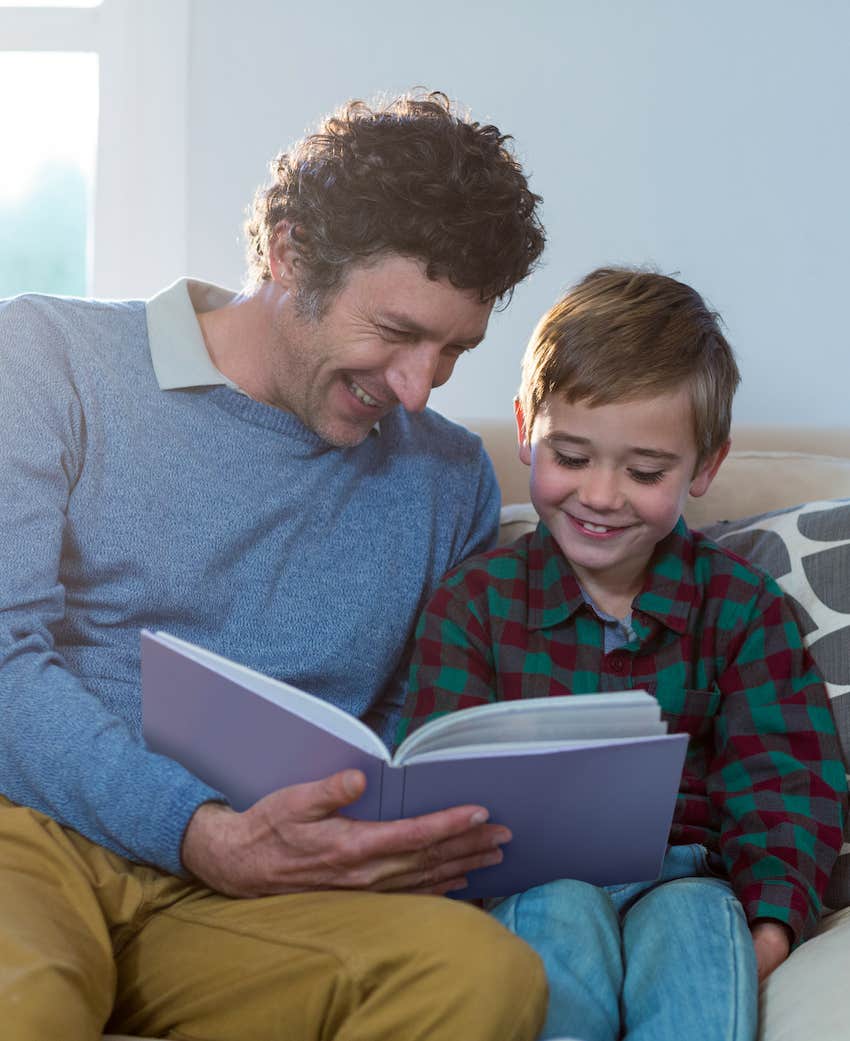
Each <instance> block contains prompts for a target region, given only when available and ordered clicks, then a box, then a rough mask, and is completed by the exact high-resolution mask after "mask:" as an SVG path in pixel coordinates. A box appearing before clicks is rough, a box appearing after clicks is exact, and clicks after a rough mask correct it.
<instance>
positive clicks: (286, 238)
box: [269, 220, 298, 291]
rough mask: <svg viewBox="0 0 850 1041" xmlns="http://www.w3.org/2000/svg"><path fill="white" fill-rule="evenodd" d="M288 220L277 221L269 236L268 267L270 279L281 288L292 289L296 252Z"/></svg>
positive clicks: (294, 279)
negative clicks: (270, 274)
mask: <svg viewBox="0 0 850 1041" xmlns="http://www.w3.org/2000/svg"><path fill="white" fill-rule="evenodd" d="M290 228H291V225H290V224H289V221H285V220H281V221H278V222H277V224H275V226H274V230H273V231H272V233H271V235H270V236H269V267H270V268H271V273H272V279H273V280H274V281H275V282H277V283H278V284H279V285H280V286H281V288H283V289H286V290H288V291H292V290H293V289H295V288H296V284H297V283H296V269H297V266H298V252H297V250H296V249H295V247H294V246H293V244H292V237H291V235H290Z"/></svg>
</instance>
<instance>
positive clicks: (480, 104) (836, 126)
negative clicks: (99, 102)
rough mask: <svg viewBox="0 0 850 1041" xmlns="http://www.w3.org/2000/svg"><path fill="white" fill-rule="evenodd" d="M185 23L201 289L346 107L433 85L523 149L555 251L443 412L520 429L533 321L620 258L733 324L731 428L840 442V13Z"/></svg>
mask: <svg viewBox="0 0 850 1041" xmlns="http://www.w3.org/2000/svg"><path fill="white" fill-rule="evenodd" d="M190 19H191V21H190V30H189V39H190V48H191V60H190V66H189V93H188V121H189V131H188V183H189V199H188V207H187V221H188V244H187V245H188V248H187V256H188V261H189V270H190V271H191V272H192V273H193V274H196V275H200V276H204V277H208V278H212V279H213V280H217V281H220V282H223V283H225V284H235V283H238V282H239V281H240V280H241V277H242V271H243V262H242V256H243V254H242V241H241V237H240V226H241V222H242V219H243V217H244V212H245V207H246V205H247V204H248V202H249V201H250V198H251V196H252V194H253V190H254V188H255V187H256V185H257V184H258V183H260V182H261V181H263V180H264V179H265V174H266V162H267V160H268V159H269V158H271V156H272V154H273V153H274V152H275V151H276V150H277V149H279V148H282V147H285V146H286V145H287V144H288V143H289V142H290V141H291V140H293V139H294V138H296V137H298V136H300V135H301V133H302V132H303V131H304V130H305V129H308V128H309V127H310V126H311V125H312V124H313V123H314V122H315V120H316V119H317V118H318V117H319V116H320V115H321V114H323V113H325V112H326V111H328V110H330V109H332V108H333V107H335V106H336V105H337V104H338V103H340V102H341V101H343V100H345V99H347V98H349V97H354V96H357V97H369V96H372V95H373V94H374V93H376V92H377V91H381V90H386V91H390V92H394V91H400V90H403V89H405V88H407V87H410V86H414V85H425V86H427V87H429V88H435V89H441V90H444V91H446V92H447V93H448V94H449V95H450V96H452V97H455V98H458V99H460V100H461V101H462V102H464V103H465V104H467V105H468V106H469V107H470V109H471V110H472V113H473V115H474V116H475V117H476V118H478V119H479V120H483V121H493V122H495V123H497V124H498V125H499V126H500V127H501V128H502V129H503V130H504V131H507V132H510V133H512V134H513V135H514V137H515V139H516V146H517V149H518V152H519V154H520V155H521V157H522V158H523V159H524V161H525V164H526V168H527V170H528V171H529V172H530V174H531V178H532V185H533V187H534V189H535V190H536V191H538V192H539V193H541V194H542V195H543V197H544V200H545V206H544V221H545V224H546V227H547V231H548V235H549V246H548V249H547V252H546V254H545V262H544V265H543V267H542V268H541V269H540V270H539V271H538V272H537V273H536V274H535V275H533V276H532V278H531V279H530V280H529V281H528V282H527V283H526V284H525V285H523V286H522V287H520V289H519V290H518V291H517V292H516V294H515V297H514V300H513V303H512V304H511V306H510V308H509V309H508V310H507V311H506V312H505V313H503V314H501V315H497V316H495V317H494V319H493V320H492V322H491V327H490V329H491V331H490V335H489V336H488V339H487V341H486V342H485V344H484V345H483V346H482V347H481V348H479V349H478V350H477V351H476V352H474V354H473V355H472V356H470V357H468V358H465V359H463V361H462V362H461V363H460V365H459V367H458V370H457V372H456V374H455V376H454V378H453V380H452V382H451V383H450V384H448V385H447V386H446V387H445V388H443V389H442V390H440V391H437V392H436V394H435V396H434V398H433V399H432V400H433V402H434V403H435V404H436V406H437V407H438V408H440V409H441V410H442V411H444V412H446V413H447V414H449V415H452V416H457V417H462V416H499V415H507V414H508V412H509V409H510V400H511V397H512V395H513V393H514V390H515V387H516V383H517V378H518V368H519V359H520V357H521V354H522V350H523V348H524V345H525V342H526V340H527V338H528V335H529V332H530V331H531V329H532V327H533V325H534V323H535V321H536V319H537V317H538V316H539V314H540V313H541V312H542V311H543V310H544V309H545V308H546V307H548V306H549V305H550V304H551V303H552V302H553V300H554V299H555V297H556V296H557V295H558V294H559V292H560V291H561V290H562V289H563V288H564V287H565V286H566V285H568V284H569V283H570V282H572V281H574V280H575V279H577V278H578V277H580V276H581V275H582V274H584V273H585V272H586V271H588V270H590V269H591V268H592V267H594V266H596V265H598V264H601V263H607V262H625V263H641V264H642V263H650V264H653V265H656V266H657V267H658V268H660V269H661V270H662V271H664V272H667V273H676V272H678V273H679V275H680V277H681V278H683V279H684V280H686V281H688V282H691V283H692V284H693V285H694V286H695V287H696V288H697V289H699V290H700V291H701V292H702V293H703V295H704V296H706V297H707V299H708V300H709V302H710V303H711V304H712V305H713V306H714V307H715V308H716V309H718V310H719V311H720V312H721V314H722V315H723V316H724V318H725V321H726V326H727V331H728V334H729V337H730V339H731V341H732V342H733V344H734V345H735V347H736V349H737V351H738V355H739V359H740V363H741V368H742V372H743V376H744V381H743V385H742V388H741V391H740V392H739V398H738V401H737V407H736V418H737V420H738V421H739V422H779V423H781V422H788V423H793V422H813V423H818V424H823V425H827V424H843V423H847V422H848V409H847V405H846V402H847V399H848V393H849V392H850V342H848V340H850V337H848V331H847V329H848V323H847V319H846V306H847V305H846V303H845V301H846V300H847V299H848V296H850V291H848V285H850V259H848V252H850V211H849V210H848V204H847V198H848V190H850V143H848V107H847V101H848V96H850V62H848V61H847V41H848V39H850V4H848V3H846V0H808V2H807V3H805V4H803V3H798V2H796V0H714V2H713V3H711V4H703V3H698V2H697V0H640V2H639V3H636V2H634V0H551V2H547V0H526V2H524V3H518V2H509V0H488V2H483V0H465V2H464V3H462V4H461V3H454V4H451V5H439V6H430V5H415V4H400V3H398V0H360V2H359V3H352V2H351V0H346V2H341V0H340V2H328V0H325V2H324V3H321V2H320V3H314V4H300V3H299V4H295V3H291V4H288V3H283V2H280V0H241V2H240V3H236V2H230V0H194V2H193V3H192V6H191V14H190Z"/></svg>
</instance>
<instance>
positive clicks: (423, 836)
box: [181, 770, 511, 897]
mask: <svg viewBox="0 0 850 1041" xmlns="http://www.w3.org/2000/svg"><path fill="white" fill-rule="evenodd" d="M365 787H366V778H365V777H364V775H363V774H362V773H361V772H360V771H359V770H345V771H343V772H342V773H338V774H334V775H333V776H332V777H327V778H325V779H324V780H321V781H315V782H311V783H309V784H299V785H294V786H293V787H290V788H281V789H280V790H279V791H276V792H272V793H271V794H270V795H267V796H266V797H265V798H264V799H260V801H259V802H257V803H255V804H254V805H253V806H251V807H250V808H249V809H247V810H245V811H244V812H243V813H237V812H236V811H234V810H232V809H231V808H230V807H228V806H224V805H222V804H221V803H204V804H203V805H202V806H200V807H198V809H197V810H196V811H195V814H194V816H193V817H192V819H191V820H190V821H189V826H188V827H187V829H186V833H185V835H184V837H183V847H182V850H181V855H182V859H183V864H184V866H185V867H186V868H187V870H188V871H190V872H192V874H193V875H195V877H196V878H198V879H200V880H201V881H202V882H204V883H205V884H206V885H208V886H209V887H210V888H211V889H215V890H217V891H218V892H220V893H224V894H225V895H227V896H235V897H255V896H270V895H272V894H274V893H297V892H304V891H308V890H317V889H368V890H372V891H377V892H407V893H433V894H445V893H447V892H449V891H451V890H455V889H462V888H464V886H465V884H466V882H465V878H464V876H465V875H466V873H467V872H468V871H472V870H474V869H475V868H479V867H485V866H487V865H490V864H495V863H498V862H499V861H500V860H501V859H502V853H501V850H500V849H499V846H501V845H502V844H503V843H505V842H509V841H510V839H511V833H510V831H508V829H507V828H503V827H500V826H498V825H494V824H487V823H485V822H486V819H487V812H486V810H484V809H483V807H480V806H456V807H453V808H452V809H448V810H442V811H440V812H439V813H429V814H426V815H425V816H422V817H411V818H408V819H406V820H398V821H385V822H380V823H375V822H371V821H358V820H351V819H350V818H348V817H343V816H341V815H340V814H339V813H338V810H340V809H342V808H343V807H344V806H347V805H348V804H349V803H352V802H354V801H355V800H356V799H358V798H359V797H360V796H361V795H362V794H363V791H364V789H365Z"/></svg>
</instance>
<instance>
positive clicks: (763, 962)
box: [752, 921, 791, 983]
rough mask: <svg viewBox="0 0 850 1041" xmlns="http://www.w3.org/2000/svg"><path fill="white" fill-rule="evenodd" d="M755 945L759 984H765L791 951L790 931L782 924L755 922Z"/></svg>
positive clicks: (753, 928)
mask: <svg viewBox="0 0 850 1041" xmlns="http://www.w3.org/2000/svg"><path fill="white" fill-rule="evenodd" d="M752 934H753V945H754V946H755V949H756V964H757V965H758V972H759V983H763V982H764V981H765V980H766V979H767V977H768V976H769V975H770V974H771V973H772V972H773V970H774V969H775V968H776V967H777V966H778V965H781V964H782V962H784V961H785V959H786V958H787V957H788V954H789V953H790V951H791V939H790V937H789V935H788V930H787V929H786V928H785V926H784V925H782V924H781V923H780V922H769V921H764V922H755V923H754V924H753V927H752Z"/></svg>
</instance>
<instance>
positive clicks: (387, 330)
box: [378, 325, 413, 340]
mask: <svg viewBox="0 0 850 1041" xmlns="http://www.w3.org/2000/svg"><path fill="white" fill-rule="evenodd" d="M378 332H379V333H380V334H381V336H383V338H384V339H385V340H410V339H412V338H413V333H412V332H410V331H409V330H407V329H396V328H395V327H394V326H392V325H379V326H378Z"/></svg>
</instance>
